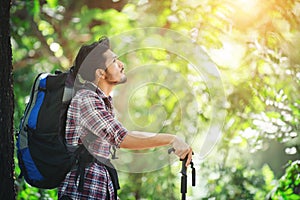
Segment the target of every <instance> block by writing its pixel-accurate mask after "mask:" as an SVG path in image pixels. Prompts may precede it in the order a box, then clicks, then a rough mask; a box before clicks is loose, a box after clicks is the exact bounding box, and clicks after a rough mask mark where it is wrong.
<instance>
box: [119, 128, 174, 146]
mask: <svg viewBox="0 0 300 200" xmlns="http://www.w3.org/2000/svg"><path fill="white" fill-rule="evenodd" d="M174 138H175V136H174V135H171V134H164V133H160V134H156V133H147V132H139V131H130V132H129V133H128V134H127V135H126V136H125V138H124V140H123V141H122V143H121V145H120V147H121V148H126V149H132V150H141V149H149V148H154V147H159V146H166V145H170V144H171V143H172V142H173V141H174Z"/></svg>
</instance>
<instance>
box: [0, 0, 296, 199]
mask: <svg viewBox="0 0 300 200" xmlns="http://www.w3.org/2000/svg"><path fill="white" fill-rule="evenodd" d="M10 26H11V44H12V55H13V60H12V62H13V63H12V65H13V90H14V125H13V130H14V133H15V134H16V132H17V130H18V126H19V123H20V118H21V117H22V114H23V111H24V109H25V106H26V101H28V95H29V92H30V88H31V85H32V83H33V80H34V78H35V76H36V75H37V74H38V73H40V72H44V71H46V72H54V71H55V70H57V69H59V70H67V69H68V68H69V67H70V66H72V64H73V61H74V58H75V56H76V54H77V52H78V50H79V48H80V46H81V45H83V44H88V43H91V42H94V41H96V40H97V39H98V38H100V37H101V36H103V35H106V36H108V37H112V38H114V37H118V38H123V39H124V41H121V43H119V44H115V47H116V48H117V47H118V45H121V46H122V42H124V43H126V42H125V40H126V37H120V35H121V36H122V35H124V33H126V32H128V31H129V33H133V35H134V34H140V36H139V37H140V38H145V40H146V39H147V38H149V35H147V34H148V33H149V32H148V31H149V27H152V28H153V27H155V28H156V29H155V30H158V31H157V32H156V35H155V36H156V37H157V38H156V39H157V41H159V42H161V41H163V40H167V39H168V35H167V34H168V33H169V32H171V31H175V32H176V33H177V34H180V35H183V36H184V37H186V38H188V39H185V43H180V42H182V41H180V40H178V41H177V40H176V39H174V38H171V39H174V43H177V42H178V43H179V44H182V45H176V46H174V47H175V48H180V49H181V50H182V51H187V52H189V50H190V49H188V48H186V49H185V47H189V45H187V46H185V45H184V44H186V40H188V41H191V43H193V45H196V46H198V47H201V51H200V50H199V51H200V52H201V53H202V54H203V56H204V57H205V56H208V57H209V61H207V60H206V62H207V63H205V62H204V63H202V64H203V65H205V64H207V65H209V66H211V67H215V68H216V69H217V72H218V73H219V78H220V80H221V83H222V85H220V86H219V88H221V89H222V94H218V93H214V91H211V90H210V89H211V88H210V86H209V85H208V84H207V82H206V81H205V78H203V77H202V76H201V75H203V73H204V75H205V72H203V73H202V72H199V71H197V70H195V68H193V65H192V64H191V61H189V60H187V59H185V58H184V57H182V56H181V55H178V54H176V53H174V52H172V51H170V50H169V49H167V48H163V46H162V48H144V49H143V48H141V49H139V48H136V49H135V50H134V51H131V52H126V53H124V54H123V55H121V57H120V58H121V59H122V60H123V61H124V63H125V64H126V71H128V74H129V78H132V79H129V83H128V85H129V86H127V87H126V86H125V85H124V86H120V87H119V86H118V87H119V88H118V89H117V92H116V94H114V96H115V104H116V109H117V111H118V112H119V113H118V114H119V118H120V121H121V122H122V123H123V124H124V125H125V126H126V127H128V129H141V130H146V131H159V132H173V133H176V134H182V136H183V137H185V138H186V140H187V141H189V142H190V143H191V144H192V147H193V148H194V149H195V156H194V163H195V167H196V171H197V180H196V182H197V186H196V187H194V188H192V187H191V184H189V186H188V194H187V196H188V198H189V199H226V200H227V199H257V200H260V199H299V197H300V195H299V193H300V176H299V174H300V156H299V155H300V154H299V151H300V146H299V145H300V139H299V138H300V137H299V133H300V126H299V121H300V92H299V91H300V49H299V46H300V1H298V0H263V1H259V0H235V1H230V0H199V1H197V0H187V1H183V0H165V1H154V0H131V1H130V0H129V1H127V0H126V1H124V0H120V1H118V0H115V1H110V0H106V1H92V0H82V1H75V0H62V1H58V0H47V1H45V0H33V1H29V0H26V1H18V0H15V1H12V4H11V9H10ZM150 29H151V28H150ZM151 30H152V29H151ZM175 35H176V34H175ZM127 39H128V37H127ZM152 39H153V38H152ZM151 41H152V42H153V41H154V43H155V41H156V40H155V39H154V40H151ZM142 42H145V41H142ZM174 45H175V44H174ZM123 46H124V44H123ZM124 48H127V47H124ZM199 59H200V58H199ZM211 63H213V65H211ZM201 69H203V68H201ZM204 71H205V70H204ZM208 71H209V70H208ZM145 76H146V77H147V78H145ZM149 77H150V78H149ZM154 77H155V78H154ZM170 77H171V78H170ZM145 79H146V80H148V81H152V83H158V84H148V83H147V84H145V82H143V80H145ZM130 81H131V82H130ZM141 83H143V84H141ZM171 85H172V87H171ZM131 86H135V88H132V87H131ZM132 91H135V92H133V93H130V92H132ZM127 93H130V94H129V96H128V95H127V96H126V95H125V96H126V98H127V97H128V98H127V99H126V100H127V101H126V102H125V103H124V102H123V103H118V102H121V100H122V99H124V94H127ZM218 95H221V96H222V95H224V97H225V98H224V99H220V98H218ZM213 97H217V99H218V101H217V103H220V101H221V100H222V102H221V103H220V105H218V106H216V105H215V104H214V103H216V102H215V100H214V99H213ZM214 106H215V107H217V108H218V109H217V110H214V109H213V107H214ZM213 112H220V113H221V115H222V116H223V117H224V119H218V120H217V121H215V120H214V119H213V116H214V113H213ZM124 113H126V114H124ZM216 124H219V125H220V124H221V125H222V127H221V130H220V134H221V135H220V137H218V138H217V139H216V141H215V142H216V143H215V146H213V149H212V151H209V152H207V154H205V156H203V155H200V153H199V152H200V151H201V145H203V144H202V142H203V139H205V136H206V134H207V133H210V132H209V130H210V128H211V127H214V126H216ZM183 132H184V133H183ZM1 134H2V133H1ZM204 146H205V144H204ZM153 151H155V150H153ZM151 162H152V161H151ZM15 166H16V167H15V177H18V175H19V174H20V171H19V168H18V167H17V159H16V158H15ZM179 172H180V162H179V161H176V162H173V163H171V164H170V165H168V166H166V167H163V168H161V169H158V170H153V171H150V172H142V173H129V172H128V170H123V171H122V170H121V172H120V183H121V190H120V191H119V196H120V198H121V199H180V174H179ZM190 175H191V174H190V172H189V173H188V176H190ZM15 188H16V198H17V199H56V198H57V190H41V189H36V188H34V187H30V186H29V185H28V184H26V183H25V182H24V181H23V180H22V179H18V178H16V179H15ZM7 192H14V191H7Z"/></svg>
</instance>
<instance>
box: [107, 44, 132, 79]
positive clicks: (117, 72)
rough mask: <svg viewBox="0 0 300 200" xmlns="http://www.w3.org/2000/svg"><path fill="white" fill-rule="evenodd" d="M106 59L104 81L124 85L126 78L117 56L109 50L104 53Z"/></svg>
mask: <svg viewBox="0 0 300 200" xmlns="http://www.w3.org/2000/svg"><path fill="white" fill-rule="evenodd" d="M104 57H105V58H106V62H105V66H106V68H107V69H106V80H107V82H108V83H111V84H121V83H125V82H126V80H127V77H126V75H125V73H124V63H123V62H121V61H120V60H118V58H117V55H116V54H115V53H114V52H112V51H111V50H110V49H109V50H107V51H106V52H105V53H104Z"/></svg>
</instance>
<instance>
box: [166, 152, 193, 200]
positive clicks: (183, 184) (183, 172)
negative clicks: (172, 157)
mask: <svg viewBox="0 0 300 200" xmlns="http://www.w3.org/2000/svg"><path fill="white" fill-rule="evenodd" d="M173 151H174V152H175V149H174V148H171V149H169V150H168V153H169V154H170V153H172V152H173ZM193 154H194V153H193ZM187 159H188V155H186V157H185V158H184V159H180V161H182V163H181V171H180V173H181V188H180V192H181V199H182V200H186V193H187V167H186V162H187ZM190 165H191V168H192V186H193V187H194V186H196V170H195V168H194V163H193V162H192V161H191V162H190Z"/></svg>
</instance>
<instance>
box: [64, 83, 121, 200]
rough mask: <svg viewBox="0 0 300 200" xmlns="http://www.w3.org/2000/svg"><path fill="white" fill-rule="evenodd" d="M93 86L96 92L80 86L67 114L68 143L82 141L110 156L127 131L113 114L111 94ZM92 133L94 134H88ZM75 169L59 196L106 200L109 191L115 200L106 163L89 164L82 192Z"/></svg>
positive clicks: (98, 151)
mask: <svg viewBox="0 0 300 200" xmlns="http://www.w3.org/2000/svg"><path fill="white" fill-rule="evenodd" d="M94 87H95V90H96V91H95V92H94V91H92V90H87V89H81V90H79V91H78V92H77V93H76V95H75V97H74V98H73V99H72V101H71V104H70V107H69V109H68V114H67V124H66V142H67V145H71V146H77V145H78V144H81V143H83V144H84V145H85V147H87V148H88V150H89V152H90V153H92V154H93V155H94V156H95V157H97V156H100V157H103V158H107V159H109V156H110V147H111V146H115V147H119V146H120V144H121V142H122V140H123V139H124V137H125V135H126V134H127V130H126V129H125V128H124V127H123V126H122V124H121V123H120V122H118V121H117V120H116V119H115V117H114V114H113V107H112V98H111V96H109V97H106V96H105V95H104V93H103V92H102V91H101V90H100V89H99V88H96V86H95V85H94ZM90 133H92V134H90ZM87 135H88V137H86V136H87ZM91 135H92V136H93V137H89V136H91ZM76 170H77V169H73V170H72V171H71V172H69V173H68V174H67V176H66V178H65V180H64V181H63V182H62V183H61V185H60V187H59V188H58V197H59V198H60V197H61V196H63V195H66V196H68V197H70V198H72V199H73V200H76V199H80V200H82V199H106V198H107V197H106V195H107V193H109V196H110V199H113V197H114V190H113V185H112V181H111V179H110V176H109V174H108V171H107V170H106V168H105V166H103V165H99V164H97V163H91V164H90V165H88V167H87V168H86V169H85V177H84V188H83V192H79V191H78V184H79V178H78V179H77V182H76V183H75V175H76Z"/></svg>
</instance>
